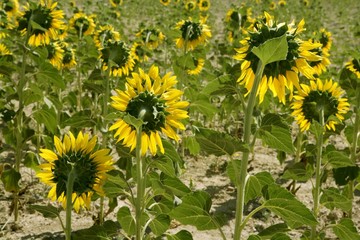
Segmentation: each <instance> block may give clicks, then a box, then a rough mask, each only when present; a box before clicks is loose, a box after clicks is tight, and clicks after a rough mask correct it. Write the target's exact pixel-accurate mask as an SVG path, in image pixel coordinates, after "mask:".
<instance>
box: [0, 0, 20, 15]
mask: <svg viewBox="0 0 360 240" xmlns="http://www.w3.org/2000/svg"><path fill="white" fill-rule="evenodd" d="M1 7H2V9H4V11H5V12H6V14H7V16H8V17H9V18H16V17H17V16H18V15H19V14H20V11H19V2H18V1H17V0H3V2H2V6H1Z"/></svg>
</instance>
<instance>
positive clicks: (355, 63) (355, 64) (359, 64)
mask: <svg viewBox="0 0 360 240" xmlns="http://www.w3.org/2000/svg"><path fill="white" fill-rule="evenodd" d="M345 67H346V68H347V69H349V70H350V71H351V72H353V73H355V75H356V77H357V78H359V79H360V61H359V59H355V58H354V59H351V60H350V61H349V62H347V63H346V64H345Z"/></svg>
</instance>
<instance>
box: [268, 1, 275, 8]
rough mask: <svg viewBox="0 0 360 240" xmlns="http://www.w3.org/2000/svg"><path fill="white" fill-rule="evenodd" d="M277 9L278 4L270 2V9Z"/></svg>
mask: <svg viewBox="0 0 360 240" xmlns="http://www.w3.org/2000/svg"><path fill="white" fill-rule="evenodd" d="M275 8H276V3H275V2H274V1H272V2H270V5H269V9H270V10H275Z"/></svg>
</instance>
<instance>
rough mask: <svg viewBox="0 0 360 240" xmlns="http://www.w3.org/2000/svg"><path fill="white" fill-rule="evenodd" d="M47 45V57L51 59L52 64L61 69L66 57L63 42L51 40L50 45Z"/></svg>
mask: <svg viewBox="0 0 360 240" xmlns="http://www.w3.org/2000/svg"><path fill="white" fill-rule="evenodd" d="M45 47H46V50H47V52H48V57H47V59H48V60H49V61H50V63H51V65H53V66H54V67H56V68H57V69H60V68H61V66H62V63H63V58H64V49H62V48H61V43H59V42H51V43H50V44H49V45H45Z"/></svg>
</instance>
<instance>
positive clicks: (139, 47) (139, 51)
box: [131, 42, 151, 62]
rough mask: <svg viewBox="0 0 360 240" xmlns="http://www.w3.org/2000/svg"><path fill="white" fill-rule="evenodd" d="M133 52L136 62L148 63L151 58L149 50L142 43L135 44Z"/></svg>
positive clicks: (132, 48)
mask: <svg viewBox="0 0 360 240" xmlns="http://www.w3.org/2000/svg"><path fill="white" fill-rule="evenodd" d="M131 52H132V53H133V56H134V60H135V61H138V62H147V61H149V57H150V56H151V55H150V52H149V50H148V49H146V47H145V45H144V44H143V43H142V42H141V43H138V42H135V43H134V44H133V45H132V47H131Z"/></svg>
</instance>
